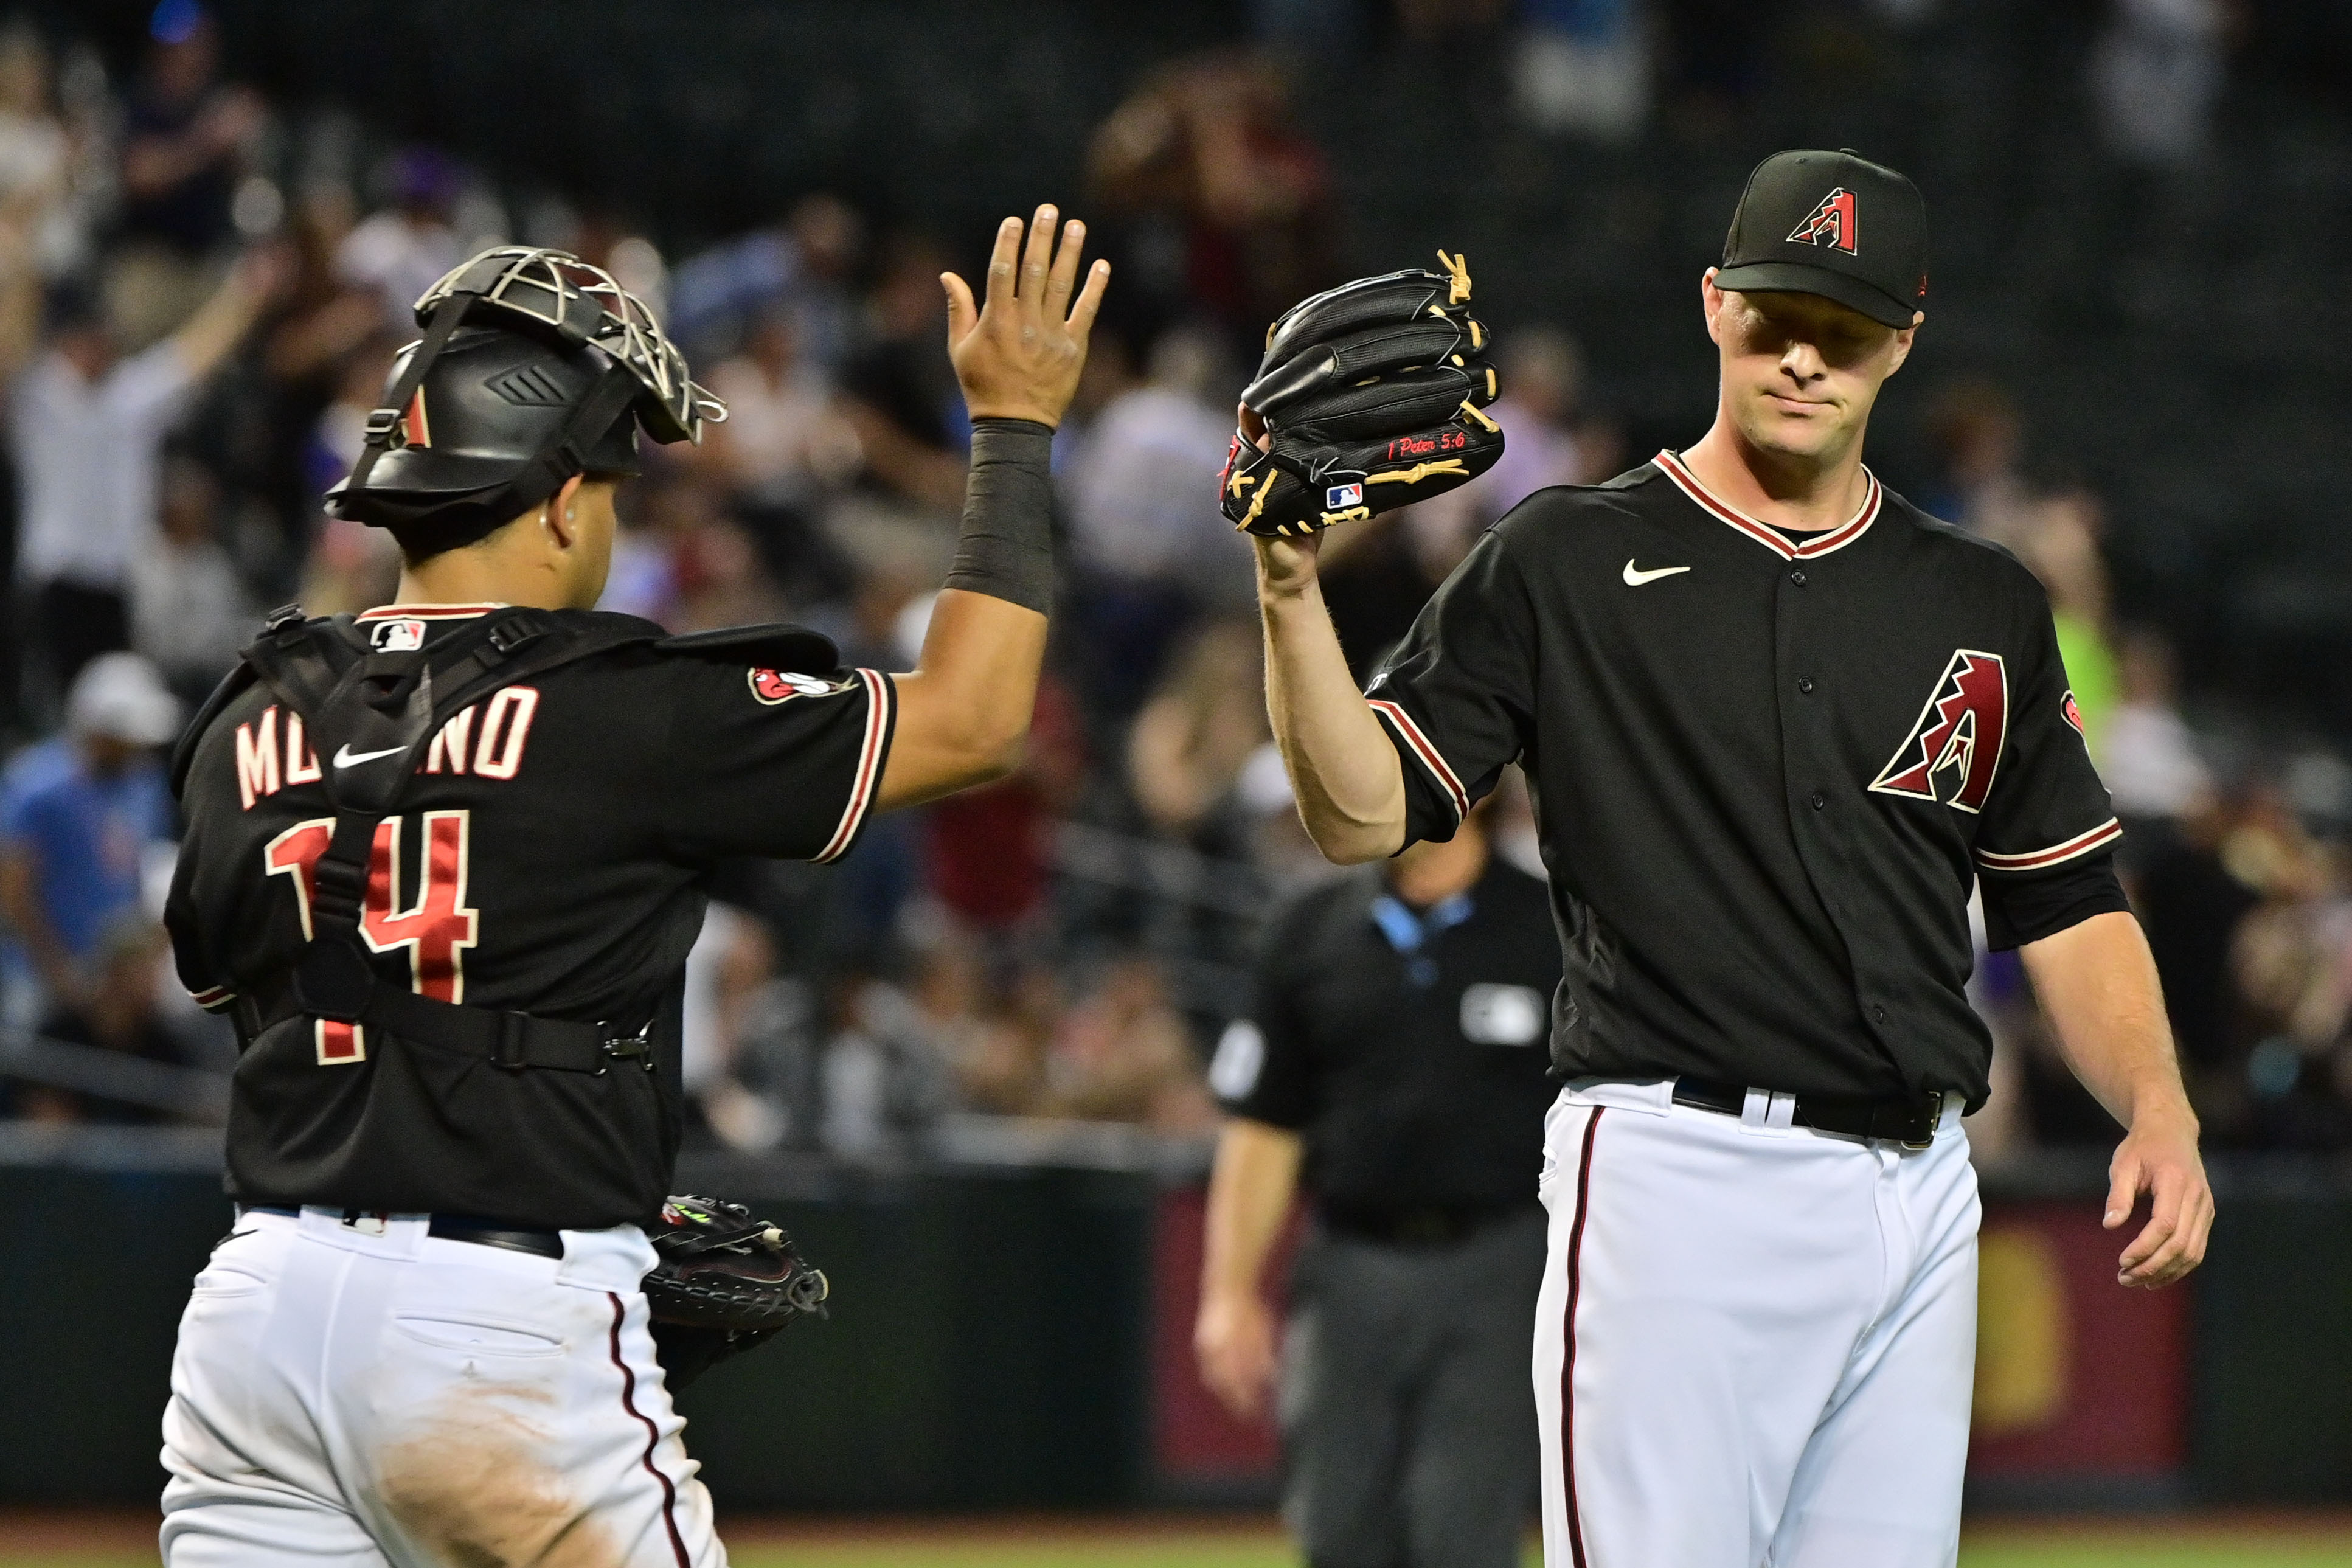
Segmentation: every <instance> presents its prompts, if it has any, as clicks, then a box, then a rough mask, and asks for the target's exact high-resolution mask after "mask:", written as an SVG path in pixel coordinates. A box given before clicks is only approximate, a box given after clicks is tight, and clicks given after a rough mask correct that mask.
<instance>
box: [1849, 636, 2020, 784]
mask: <svg viewBox="0 0 2352 1568" xmlns="http://www.w3.org/2000/svg"><path fill="white" fill-rule="evenodd" d="M2008 732H2009V669H2008V667H2007V666H2006V665H2004V664H2002V662H2001V658H2000V655H1999V654H1997V653H1979V652H1978V651H1977V650H1976V649H1974V648H1966V647H1964V648H1958V649H1955V650H1954V651H1953V654H1952V661H1951V662H1950V663H1949V664H1948V665H1946V666H1945V667H1944V676H1943V679H1940V680H1938V681H1937V683H1936V689H1935V690H1934V691H1933V692H1931V693H1930V694H1929V695H1928V698H1927V707H1925V708H1923V709H1921V710H1920V711H1919V720H1918V722H1917V723H1916V724H1914V725H1912V726H1911V733H1910V734H1909V735H1907V736H1906V737H1905V738H1904V742H1903V743H1902V744H1901V745H1900V746H1897V747H1896V748H1895V755H1894V756H1892V757H1890V758H1888V759H1887V763H1886V766H1885V768H1883V769H1881V770H1880V771H1879V774H1878V776H1877V777H1876V778H1875V779H1873V780H1872V781H1871V784H1870V787H1871V788H1872V789H1874V790H1875V791H1876V792H1878V793H1879V794H1880V795H1908V796H1910V797H1911V798H1912V799H1914V800H1933V801H1940V802H1942V803H1943V804H1944V805H1951V806H1958V808H1959V809H1960V810H1962V811H1968V812H1976V811H1982V810H1983V809H1984V803H1985V800H1986V799H1987V797H1989V796H1990V795H1991V794H1992V777H1993V774H1994V773H1995V772H1996V771H1998V770H1999V768H2000V746H2001V742H2002V741H2003V740H2004V739H2006V738H2007V736H2008Z"/></svg>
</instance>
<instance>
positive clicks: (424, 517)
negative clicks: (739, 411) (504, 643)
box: [327, 246, 727, 550]
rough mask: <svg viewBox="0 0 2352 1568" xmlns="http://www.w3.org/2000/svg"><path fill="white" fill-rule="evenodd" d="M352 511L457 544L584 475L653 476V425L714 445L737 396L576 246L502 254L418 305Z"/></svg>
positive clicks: (487, 255) (487, 254)
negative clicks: (641, 454)
mask: <svg viewBox="0 0 2352 1568" xmlns="http://www.w3.org/2000/svg"><path fill="white" fill-rule="evenodd" d="M416 320H417V322H418V324H420V325H421V326H423V327H424V328H425V336H424V337H423V338H422V339H420V340H418V341H417V342H414V343H411V344H409V345H408V347H407V348H405V349H404V350H403V351H402V352H401V355H400V357H399V358H398V359H397V360H395V361H394V363H393V368H392V377H391V380H390V381H389V383H387V384H386V387H385V391H384V398H383V406H382V407H379V408H377V409H375V410H374V411H373V412H372V413H370V414H369V416H368V423H367V442H366V445H365V446H364V447H362V449H361V452H360V458H359V461H358V463H357V464H356V465H355V466H354V467H353V468H352V473H351V477H350V478H348V479H344V480H343V481H342V482H341V484H339V485H337V486H335V487H334V488H333V489H331V490H329V491H328V492H327V500H328V504H329V505H330V507H331V509H332V510H333V511H334V513H335V515H336V516H338V517H343V518H350V519H352V520H353V521H359V522H364V523H370V524H373V525H374V526H377V527H396V528H399V529H401V531H402V532H403V535H404V540H405V541H406V542H409V543H411V544H417V543H423V544H427V545H429V546H431V547H433V548H435V549H444V550H446V549H455V548H457V546H459V545H462V544H469V543H471V542H473V541H475V540H477V539H479V538H481V537H483V536H484V535H485V534H488V533H489V532H490V531H492V530H494V529H496V528H498V527H499V525H500V524H502V523H504V522H506V521H508V520H509V519H510V518H512V517H515V516H516V515H518V514H519V513H521V512H523V511H526V510H530V508H532V507H534V506H537V505H538V504H539V503H540V502H541V501H542V500H546V499H547V498H548V497H549V496H551V495H553V494H554V493H555V492H556V490H557V489H561V488H562V484H563V482H564V481H565V480H566V479H570V478H571V477H572V475H574V474H579V473H598V474H634V473H635V472H637V467H638V466H637V430H638V427H639V426H643V427H644V428H645V431H646V434H647V435H649V436H651V437H653V438H654V439H655V440H656V441H661V442H670V441H699V440H701V438H702V426H703V423H704V421H706V420H719V419H724V418H726V417H727V405H725V404H723V403H721V402H719V399H717V398H715V397H713V396H711V395H710V394H709V393H708V392H706V391H704V390H703V389H702V388H701V387H699V386H697V385H696V384H694V383H693V381H691V380H690V379H689V378H688V374H687V368H686V359H685V357H684V356H683V355H681V354H680V353H678V352H677V349H676V348H675V347H674V346H672V345H671V343H670V342H669V340H668V339H667V338H665V337H664V336H662V331H661V328H660V326H659V325H658V324H657V323H656V321H654V318H653V312H652V311H650V310H646V306H645V302H644V301H643V300H639V299H638V298H637V297H636V296H635V295H634V294H631V293H630V292H629V291H628V290H627V289H623V288H622V287H621V286H620V285H619V284H618V283H616V282H614V280H613V278H612V276H611V274H609V273H607V272H605V271H604V270H603V269H602V268H595V267H592V266H590V265H589V264H588V263H586V262H584V261H582V260H581V259H580V258H578V257H575V256H571V255H568V254H566V253H565V252H563V251H561V250H539V249H532V248H530V247H525V246H502V247H499V248H497V249H493V250H486V251H484V252H482V253H481V254H480V255H479V256H477V257H475V258H473V259H472V260H471V261H468V262H467V263H466V264H465V265H463V266H461V267H459V268H456V269H455V270H454V271H452V272H450V273H449V274H448V275H447V276H446V277H445V278H443V279H441V280H440V281H439V282H438V283H436V284H435V285H434V286H433V287H432V288H430V289H426V290H425V294H424V297H423V298H421V299H419V300H417V301H416Z"/></svg>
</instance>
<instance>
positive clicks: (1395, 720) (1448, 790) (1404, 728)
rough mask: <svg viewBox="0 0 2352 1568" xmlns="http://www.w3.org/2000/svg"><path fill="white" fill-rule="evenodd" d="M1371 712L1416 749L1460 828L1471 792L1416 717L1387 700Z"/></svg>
mask: <svg viewBox="0 0 2352 1568" xmlns="http://www.w3.org/2000/svg"><path fill="white" fill-rule="evenodd" d="M1371 709H1372V711H1373V712H1375V713H1379V714H1381V715H1382V716H1383V717H1385V718H1386V719H1387V720H1388V721H1389V722H1391V723H1392V724H1394V725H1395V726H1396V727H1397V733H1398V734H1400V735H1402V736H1403V737H1404V740H1405V744H1406V745H1408V746H1411V747H1412V754H1413V755H1414V756H1417V757H1419V758H1420V759H1421V765H1422V766H1423V767H1425V768H1427V769H1428V770H1429V771H1430V773H1431V775H1432V776H1433V777H1434V778H1435V779H1436V780H1437V783H1438V784H1439V786H1440V787H1441V788H1443V789H1444V791H1445V794H1446V797H1447V798H1448V799H1450V800H1451V801H1453V802H1454V822H1455V823H1456V824H1457V825H1458V824H1459V823H1460V822H1461V821H1462V819H1463V818H1465V817H1466V816H1469V815H1470V792H1469V791H1468V790H1466V789H1464V788H1463V787H1462V781H1461V780H1460V779H1458V778H1455V777H1454V770H1453V769H1452V768H1449V767H1447V766H1446V765H1445V759H1444V757H1443V756H1442V755H1440V754H1439V752H1438V750H1437V748H1436V747H1435V746H1433V745H1431V744H1430V743H1429V737H1428V736H1426V735H1424V734H1423V733H1422V732H1421V726H1420V725H1418V724H1416V723H1414V722H1413V721H1412V714H1410V713H1407V712H1406V711H1405V710H1403V709H1402V708H1400V707H1398V706H1397V705H1396V704H1395V703H1393V702H1391V701H1390V700H1387V699H1386V698H1374V699H1373V700H1372V702H1371Z"/></svg>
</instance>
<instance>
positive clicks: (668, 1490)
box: [604, 1290, 694, 1568]
mask: <svg viewBox="0 0 2352 1568" xmlns="http://www.w3.org/2000/svg"><path fill="white" fill-rule="evenodd" d="M604 1300H607V1301H610V1302H612V1303H613V1364H614V1366H616V1367H619V1368H620V1369H621V1408H622V1409H624V1410H625V1411H627V1412H628V1413H629V1414H630V1415H634V1416H635V1417H636V1418H637V1419H638V1420H639V1421H642V1422H643V1423H645V1427H646V1452H645V1457H644V1458H643V1460H642V1463H643V1464H644V1465H645V1467H646V1474H647V1475H649V1476H651V1477H653V1479H656V1480H657V1481H659V1482H660V1483H661V1490H662V1524H663V1526H664V1527H665V1528H666V1529H667V1530H668V1531H669V1549H670V1551H671V1552H672V1553H673V1554H674V1555H676V1557H677V1568H694V1563H693V1561H692V1560H691V1559H690V1558H688V1556H687V1554H686V1538H685V1537H684V1536H682V1535H680V1534H679V1533H678V1531H677V1487H676V1486H674V1485H672V1484H671V1482H670V1479H669V1478H668V1477H667V1476H666V1475H663V1474H662V1473H661V1471H660V1470H658V1469H656V1468H654V1450H655V1449H656V1448H657V1447H661V1428H660V1427H658V1426H655V1425H654V1419H653V1417H652V1416H650V1415H646V1413H645V1412H644V1411H642V1410H639V1409H638V1408H637V1400H636V1394H637V1374H636V1373H635V1372H632V1371H631V1370H630V1369H629V1363H628V1361H627V1359H626V1358H625V1357H624V1356H623V1355H622V1354H621V1320H622V1319H623V1317H624V1316H625V1315H626V1309H625V1308H624V1307H623V1306H622V1305H621V1299H620V1297H618V1296H616V1295H614V1293H613V1292H612V1291H610V1290H607V1291H605V1292H604Z"/></svg>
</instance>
